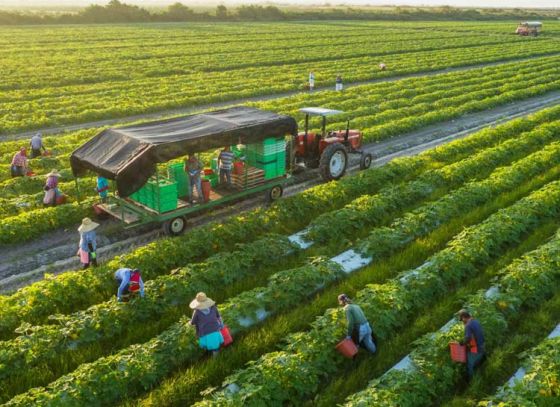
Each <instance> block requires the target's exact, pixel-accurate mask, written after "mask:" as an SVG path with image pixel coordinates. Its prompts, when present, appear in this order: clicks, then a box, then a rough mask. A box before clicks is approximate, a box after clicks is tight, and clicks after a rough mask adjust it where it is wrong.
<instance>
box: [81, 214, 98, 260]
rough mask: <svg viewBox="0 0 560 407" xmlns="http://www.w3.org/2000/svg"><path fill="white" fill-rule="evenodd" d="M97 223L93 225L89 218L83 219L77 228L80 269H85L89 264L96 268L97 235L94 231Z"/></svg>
mask: <svg viewBox="0 0 560 407" xmlns="http://www.w3.org/2000/svg"><path fill="white" fill-rule="evenodd" d="M98 226H99V223H95V222H94V221H92V220H91V219H90V218H83V219H82V224H81V225H80V227H79V228H78V232H80V245H79V248H78V256H80V262H81V263H82V267H83V268H84V269H87V268H88V267H89V265H90V264H92V265H93V266H97V254H96V250H97V235H96V234H95V229H96V228H97V227H98Z"/></svg>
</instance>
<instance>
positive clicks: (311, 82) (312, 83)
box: [309, 72, 315, 90]
mask: <svg viewBox="0 0 560 407" xmlns="http://www.w3.org/2000/svg"><path fill="white" fill-rule="evenodd" d="M314 88H315V74H314V73H313V72H309V90H313V89H314Z"/></svg>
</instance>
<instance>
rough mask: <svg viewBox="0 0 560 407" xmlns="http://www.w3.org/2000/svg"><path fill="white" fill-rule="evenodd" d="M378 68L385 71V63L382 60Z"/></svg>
mask: <svg viewBox="0 0 560 407" xmlns="http://www.w3.org/2000/svg"><path fill="white" fill-rule="evenodd" d="M379 69H381V70H382V71H385V70H386V69H387V65H385V64H384V63H383V62H382V63H380V64H379Z"/></svg>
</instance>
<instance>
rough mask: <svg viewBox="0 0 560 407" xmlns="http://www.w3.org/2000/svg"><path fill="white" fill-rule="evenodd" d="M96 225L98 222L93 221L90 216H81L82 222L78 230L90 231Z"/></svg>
mask: <svg viewBox="0 0 560 407" xmlns="http://www.w3.org/2000/svg"><path fill="white" fill-rule="evenodd" d="M98 226H99V223H95V222H94V221H92V220H91V219H90V218H83V219H82V224H81V225H80V227H79V228H78V232H82V233H86V232H90V231H92V230H93V229H95V228H96V227H98Z"/></svg>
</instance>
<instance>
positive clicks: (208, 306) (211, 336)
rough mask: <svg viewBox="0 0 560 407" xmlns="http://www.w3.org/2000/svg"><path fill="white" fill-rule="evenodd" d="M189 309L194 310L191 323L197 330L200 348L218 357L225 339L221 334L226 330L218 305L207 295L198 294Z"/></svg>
mask: <svg viewBox="0 0 560 407" xmlns="http://www.w3.org/2000/svg"><path fill="white" fill-rule="evenodd" d="M189 307H190V308H191V309H193V310H194V312H193V315H192V318H191V320H190V322H189V323H190V324H191V325H193V326H194V327H195V329H196V336H197V338H198V344H199V346H200V347H201V348H202V349H204V350H206V351H208V352H211V353H212V355H213V356H216V355H217V354H218V351H219V349H220V346H222V344H223V343H224V337H223V336H222V333H221V332H220V330H221V329H223V328H224V323H223V322H222V317H221V316H220V312H219V311H218V308H217V307H216V303H215V302H214V301H213V300H211V299H210V298H208V297H207V296H206V294H205V293H198V294H197V295H196V297H195V299H194V300H192V301H191V303H190V304H189Z"/></svg>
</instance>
